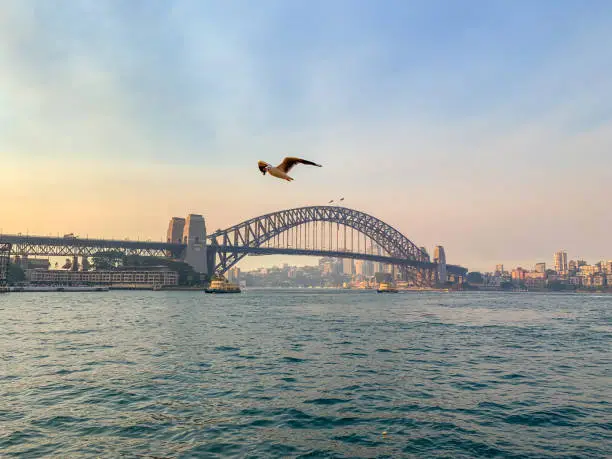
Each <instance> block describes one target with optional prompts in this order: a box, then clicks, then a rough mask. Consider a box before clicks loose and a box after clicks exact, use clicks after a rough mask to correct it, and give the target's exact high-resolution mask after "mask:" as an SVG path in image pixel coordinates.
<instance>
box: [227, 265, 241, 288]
mask: <svg viewBox="0 0 612 459" xmlns="http://www.w3.org/2000/svg"><path fill="white" fill-rule="evenodd" d="M225 277H226V278H227V281H228V282H233V283H234V284H238V283H240V268H237V267H234V268H230V269H228V270H227V273H226V274H225Z"/></svg>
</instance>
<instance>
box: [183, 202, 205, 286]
mask: <svg viewBox="0 0 612 459" xmlns="http://www.w3.org/2000/svg"><path fill="white" fill-rule="evenodd" d="M183 244H186V245H187V248H186V249H185V263H187V264H189V265H190V266H191V267H192V268H193V269H194V270H195V271H196V272H199V273H200V274H208V263H207V258H206V224H205V222H204V217H202V216H201V215H197V214H189V215H188V216H187V219H186V220H185V228H184V229H183Z"/></svg>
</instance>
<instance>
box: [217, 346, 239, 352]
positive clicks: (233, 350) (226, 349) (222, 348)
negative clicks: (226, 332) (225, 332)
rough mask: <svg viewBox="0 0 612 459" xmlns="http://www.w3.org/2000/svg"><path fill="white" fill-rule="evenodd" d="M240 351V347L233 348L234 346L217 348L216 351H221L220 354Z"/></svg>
mask: <svg viewBox="0 0 612 459" xmlns="http://www.w3.org/2000/svg"><path fill="white" fill-rule="evenodd" d="M239 350H240V348H239V347H232V346H217V347H216V348H215V351H220V352H235V351H239Z"/></svg>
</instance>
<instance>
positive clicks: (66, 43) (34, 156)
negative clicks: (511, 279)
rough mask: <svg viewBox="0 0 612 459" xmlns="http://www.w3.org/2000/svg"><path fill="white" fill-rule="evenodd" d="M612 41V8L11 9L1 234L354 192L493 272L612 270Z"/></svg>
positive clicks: (11, 1)
mask: <svg viewBox="0 0 612 459" xmlns="http://www.w3.org/2000/svg"><path fill="white" fill-rule="evenodd" d="M611 45H612V3H611V2H609V1H605V0H604V1H598V0H591V1H589V2H584V1H578V0H576V1H565V0H540V1H537V2H533V1H522V0H507V1H497V0H483V1H477V0H468V1H464V2H456V1H452V0H448V1H441V0H428V1H418V0H417V1H411V2H406V1H403V0H386V1H385V2H379V1H376V0H370V1H365V0H335V1H333V2H330V1H297V0H296V1H293V2H287V1H280V0H279V1H269V0H260V1H257V2H249V1H231V0H228V1H223V2H212V1H169V0H168V1H165V0H164V1H160V0H146V1H144V0H132V1H129V2H126V1H121V0H119V1H115V0H106V1H103V2H100V1H97V0H91V1H79V0H74V1H70V2H66V1H60V0H37V1H36V0H0V69H1V71H0V160H1V163H0V171H1V173H2V178H1V179H0V193H1V195H2V196H3V199H2V200H0V202H1V203H2V204H1V207H0V232H4V233H17V232H22V233H26V232H28V233H29V234H54V235H55V234H64V233H68V232H74V233H75V234H79V235H83V236H85V235H88V236H90V237H92V236H97V237H115V238H126V237H129V238H132V239H149V238H151V239H155V240H160V239H162V238H165V232H166V228H167V224H168V220H169V219H170V217H172V216H185V215H187V214H189V213H200V214H202V215H204V216H205V218H206V221H207V227H208V228H209V230H215V229H217V228H224V227H228V226H231V225H233V224H236V223H239V222H240V221H243V220H246V219H248V218H251V217H254V216H257V215H261V214H263V213H266V212H271V211H276V210H281V209H285V208H291V207H298V206H302V205H317V204H326V203H327V202H328V201H329V200H330V199H337V198H339V197H344V198H345V205H346V206H347V207H351V208H355V209H358V210H361V211H363V212H366V213H369V214H372V215H374V216H376V217H378V218H380V219H382V220H384V221H385V222H387V223H389V224H390V225H392V226H394V227H395V228H397V229H398V230H400V231H401V232H402V233H403V234H404V235H406V236H407V237H408V238H409V239H411V240H412V241H413V242H415V243H416V244H417V245H419V246H425V247H427V248H429V251H430V253H432V252H433V247H434V246H435V245H438V244H441V245H443V246H444V247H445V249H446V254H447V259H448V261H449V262H450V263H455V264H461V265H463V266H466V267H468V268H469V269H471V270H484V271H487V270H492V269H493V267H494V265H495V264H496V263H504V264H505V265H506V266H508V267H512V266H518V265H520V266H523V267H532V266H533V264H534V263H535V262H538V261H545V262H547V263H549V264H552V257H553V252H555V251H557V250H559V249H565V250H567V251H568V255H569V257H570V258H577V257H582V258H584V259H587V260H589V261H591V262H596V261H599V260H601V259H612V242H611V241H612V240H611V239H610V227H611V226H612V212H611V203H612V190H611V188H610V178H611V177H612V172H611V171H612V78H611V75H612V46H611ZM286 155H295V156H300V157H303V158H307V159H310V160H312V161H315V162H317V163H320V164H323V166H324V167H323V168H320V169H319V168H311V167H306V166H302V167H299V166H298V167H296V168H295V169H294V170H293V171H292V176H293V177H294V178H295V181H293V182H291V183H288V182H285V181H281V180H275V179H273V178H271V177H269V176H266V177H263V176H262V175H261V174H260V173H259V171H258V170H257V168H256V167H257V161H258V160H260V159H261V160H265V161H268V162H270V163H275V162H280V160H281V159H282V158H283V157H284V156H286ZM300 260H301V261H300ZM303 260H304V259H287V261H289V262H295V263H297V264H301V263H303ZM277 262H279V259H278V258H277V257H253V258H251V259H249V258H248V257H247V259H245V261H244V262H243V263H242V266H243V267H244V268H250V267H254V266H259V265H266V264H271V263H277Z"/></svg>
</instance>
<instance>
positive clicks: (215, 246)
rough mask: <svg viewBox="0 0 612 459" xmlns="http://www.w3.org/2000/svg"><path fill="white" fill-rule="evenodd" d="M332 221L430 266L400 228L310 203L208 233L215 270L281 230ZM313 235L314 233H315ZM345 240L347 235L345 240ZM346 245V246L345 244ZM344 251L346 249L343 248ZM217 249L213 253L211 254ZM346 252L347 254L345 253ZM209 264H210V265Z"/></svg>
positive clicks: (407, 260)
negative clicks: (309, 204)
mask: <svg viewBox="0 0 612 459" xmlns="http://www.w3.org/2000/svg"><path fill="white" fill-rule="evenodd" d="M326 222H329V223H332V224H336V225H338V226H337V229H338V227H339V225H342V226H344V227H346V228H351V229H353V230H355V231H357V232H358V233H361V234H362V235H365V236H366V237H367V238H368V239H370V241H371V242H373V243H375V244H376V245H378V246H379V247H380V248H381V249H382V251H384V252H385V253H386V255H387V257H388V258H389V259H395V260H401V261H402V264H404V265H407V266H412V267H431V265H432V264H431V262H430V258H429V255H428V254H427V253H426V252H425V251H424V250H422V249H421V248H419V247H418V246H417V245H416V244H414V243H413V242H412V241H410V240H409V239H408V238H407V237H406V236H404V235H403V234H402V233H401V232H399V231H398V230H396V229H395V228H393V227H392V226H390V225H389V224H387V223H385V222H383V221H382V220H380V219H378V218H376V217H373V216H372V215H369V214H366V213H364V212H360V211H357V210H354V209H348V208H346V207H336V206H309V207H298V208H294V209H287V210H281V211H278V212H273V213H269V214H266V215H262V216H259V217H255V218H251V219H250V220H246V221H244V222H242V223H239V224H237V225H235V226H232V227H230V228H227V229H225V230H219V231H216V232H215V233H212V234H210V235H209V236H208V238H209V240H210V244H209V248H211V249H212V250H213V252H214V254H212V255H213V257H211V261H212V259H213V258H214V260H215V261H214V272H216V273H218V274H223V273H224V272H226V271H227V270H228V269H229V268H231V267H232V266H233V265H235V264H236V263H237V262H238V261H240V260H241V259H242V258H243V257H245V256H246V255H247V254H248V253H249V249H252V251H253V252H255V253H256V252H257V250H256V249H258V248H261V247H263V246H265V244H267V243H269V242H270V241H272V240H274V238H277V237H278V236H280V235H282V234H283V233H285V232H287V231H289V230H291V229H294V228H298V227H301V226H304V225H307V224H311V223H312V224H317V223H326ZM315 237H316V235H315ZM344 242H345V244H346V239H345V240H344ZM345 249H346V247H345ZM345 251H346V250H345ZM215 253H216V257H215V256H214V255H215ZM347 255H348V254H347ZM211 268H212V266H211Z"/></svg>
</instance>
